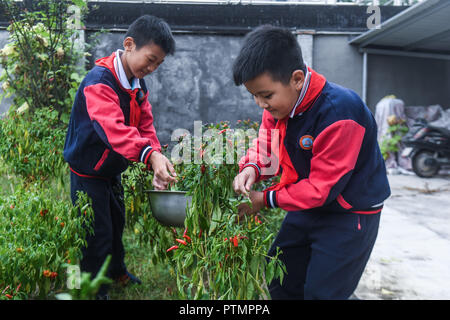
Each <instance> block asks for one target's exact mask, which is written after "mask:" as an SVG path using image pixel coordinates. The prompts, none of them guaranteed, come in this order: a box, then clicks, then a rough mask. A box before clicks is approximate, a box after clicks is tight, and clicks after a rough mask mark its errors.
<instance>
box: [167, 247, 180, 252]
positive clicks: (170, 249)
mask: <svg viewBox="0 0 450 320" xmlns="http://www.w3.org/2000/svg"><path fill="white" fill-rule="evenodd" d="M176 249H178V246H171V247H170V248H169V249H167V250H166V252H169V251H172V250H176Z"/></svg>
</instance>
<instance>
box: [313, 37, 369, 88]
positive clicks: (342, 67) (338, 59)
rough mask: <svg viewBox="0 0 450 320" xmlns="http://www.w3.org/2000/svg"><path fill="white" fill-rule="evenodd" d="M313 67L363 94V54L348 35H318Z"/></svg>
mask: <svg viewBox="0 0 450 320" xmlns="http://www.w3.org/2000/svg"><path fill="white" fill-rule="evenodd" d="M313 52H314V53H313V57H314V62H313V67H314V69H315V70H316V71H317V72H319V73H321V74H323V75H324V76H325V77H326V78H327V80H329V81H332V82H335V83H337V84H339V85H341V86H344V87H347V88H350V89H352V90H354V91H356V93H358V94H359V95H361V94H362V55H361V54H360V53H359V52H358V50H357V49H356V48H355V47H353V46H350V45H349V44H348V36H347V35H316V36H315V37H314V50H313Z"/></svg>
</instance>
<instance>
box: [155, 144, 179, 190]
mask: <svg viewBox="0 0 450 320" xmlns="http://www.w3.org/2000/svg"><path fill="white" fill-rule="evenodd" d="M149 162H150V163H149V164H150V165H151V167H152V169H153V172H154V176H153V182H152V183H153V186H154V187H155V189H156V190H165V189H167V186H168V185H169V183H176V182H177V179H176V176H177V174H176V172H175V169H174V168H173V165H172V163H171V162H170V161H169V159H167V158H166V157H165V156H164V155H163V154H161V153H160V152H158V151H153V152H152V154H151V155H150V159H149Z"/></svg>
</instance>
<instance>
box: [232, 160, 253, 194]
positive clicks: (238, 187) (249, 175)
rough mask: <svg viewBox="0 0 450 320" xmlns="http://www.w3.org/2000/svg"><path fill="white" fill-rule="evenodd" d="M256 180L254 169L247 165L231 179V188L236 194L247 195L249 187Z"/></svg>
mask: <svg viewBox="0 0 450 320" xmlns="http://www.w3.org/2000/svg"><path fill="white" fill-rule="evenodd" d="M255 180H256V171H255V169H254V168H253V167H247V168H245V169H244V170H242V171H241V173H239V174H238V175H237V176H236V177H235V178H234V180H233V189H234V191H235V192H236V193H238V194H243V195H246V196H247V197H248V196H249V194H248V193H249V192H250V189H251V187H252V185H253V184H254V183H255Z"/></svg>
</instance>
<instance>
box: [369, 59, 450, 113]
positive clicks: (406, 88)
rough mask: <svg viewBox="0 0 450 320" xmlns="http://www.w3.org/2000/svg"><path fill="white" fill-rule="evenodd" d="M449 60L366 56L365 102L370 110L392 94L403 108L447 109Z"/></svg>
mask: <svg viewBox="0 0 450 320" xmlns="http://www.w3.org/2000/svg"><path fill="white" fill-rule="evenodd" d="M449 71H450V61H446V60H436V59H422V58H409V57H399V56H384V55H383V56H380V55H369V56H368V79H367V81H368V88H369V90H368V92H367V101H368V104H369V106H370V107H372V108H374V107H375V106H376V104H377V102H378V101H380V100H381V99H382V98H383V97H385V96H387V95H390V94H393V95H395V96H397V97H398V98H399V99H402V100H403V101H404V102H405V105H407V106H429V105H434V104H440V105H441V106H442V107H443V108H449V107H450V90H449V89H450V87H449V81H450V72H449Z"/></svg>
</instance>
